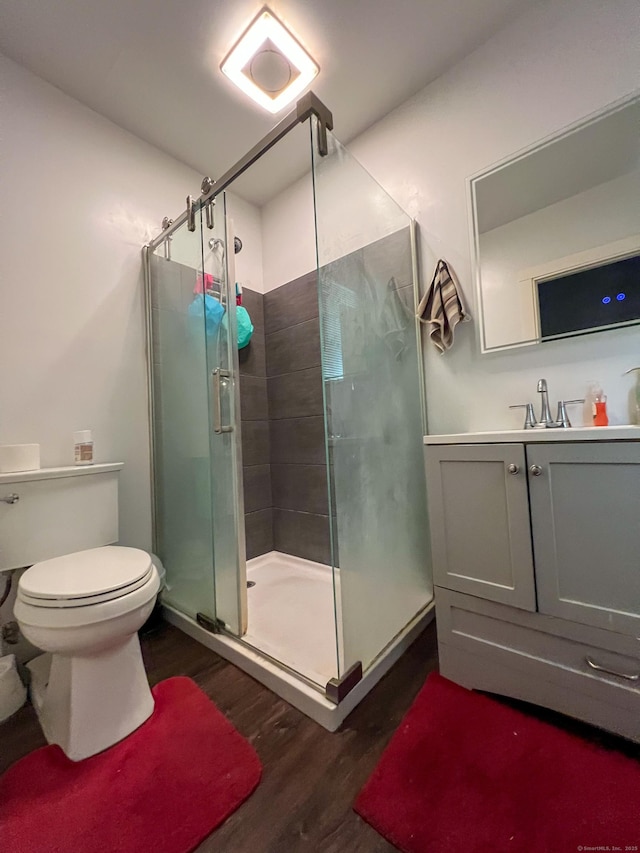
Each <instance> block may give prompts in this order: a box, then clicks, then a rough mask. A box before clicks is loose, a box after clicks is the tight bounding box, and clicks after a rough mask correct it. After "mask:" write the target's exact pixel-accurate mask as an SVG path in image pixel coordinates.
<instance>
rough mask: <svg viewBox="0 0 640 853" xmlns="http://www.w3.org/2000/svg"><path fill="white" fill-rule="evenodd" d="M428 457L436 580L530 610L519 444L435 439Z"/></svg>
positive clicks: (523, 470) (530, 569)
mask: <svg viewBox="0 0 640 853" xmlns="http://www.w3.org/2000/svg"><path fill="white" fill-rule="evenodd" d="M426 460H427V483H428V488H429V518H430V521H431V549H432V555H433V572H434V581H435V583H436V585H437V586H442V587H446V588H447V589H455V590H458V591H459V592H466V593H468V594H469V595H478V596H480V597H482V598H488V599H490V600H491V601H498V602H501V603H502V604H511V605H512V606H513V607H520V608H523V609H524V610H535V609H536V593H535V584H534V575H533V559H532V553H531V528H530V522H529V496H528V494H527V463H526V458H525V449H524V445H522V444H474V445H467V444H460V445H437V446H433V447H429V448H428V450H427V456H426Z"/></svg>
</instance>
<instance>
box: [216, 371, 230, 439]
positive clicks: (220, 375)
mask: <svg viewBox="0 0 640 853" xmlns="http://www.w3.org/2000/svg"><path fill="white" fill-rule="evenodd" d="M211 375H212V377H213V431H214V432H215V434H216V435H220V434H221V433H223V432H233V427H232V426H231V425H230V424H225V425H223V423H222V397H221V394H222V382H221V380H222V379H229V378H230V376H231V374H230V373H229V371H228V370H223V369H222V368H221V367H216V369H215V370H214V371H212V373H211Z"/></svg>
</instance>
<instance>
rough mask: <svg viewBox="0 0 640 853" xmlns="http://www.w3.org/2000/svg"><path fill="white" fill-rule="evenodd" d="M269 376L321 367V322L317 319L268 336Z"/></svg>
mask: <svg viewBox="0 0 640 853" xmlns="http://www.w3.org/2000/svg"><path fill="white" fill-rule="evenodd" d="M266 350H267V376H280V375H281V374H283V373H292V372H293V371H295V370H305V369H306V368H309V367H319V366H320V321H319V319H318V318H317V317H315V318H313V319H312V320H305V322H304V323H298V325H296V326H289V327H288V328H287V329H280V331H278V332H273V333H272V334H270V335H267V336H266Z"/></svg>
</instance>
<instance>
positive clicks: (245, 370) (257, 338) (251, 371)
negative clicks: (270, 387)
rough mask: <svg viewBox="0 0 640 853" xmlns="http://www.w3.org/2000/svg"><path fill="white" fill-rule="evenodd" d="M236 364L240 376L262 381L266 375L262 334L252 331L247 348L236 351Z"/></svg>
mask: <svg viewBox="0 0 640 853" xmlns="http://www.w3.org/2000/svg"><path fill="white" fill-rule="evenodd" d="M238 364H239V366H240V375H241V376H259V377H261V378H262V379H264V377H265V376H266V375H267V366H266V359H265V347H264V332H260V331H258V330H257V329H254V332H253V335H252V336H251V340H250V341H249V343H248V344H247V346H246V347H242V349H241V350H238Z"/></svg>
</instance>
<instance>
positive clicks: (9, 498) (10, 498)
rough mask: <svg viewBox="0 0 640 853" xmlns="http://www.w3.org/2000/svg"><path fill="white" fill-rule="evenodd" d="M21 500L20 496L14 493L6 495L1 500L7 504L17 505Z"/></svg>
mask: <svg viewBox="0 0 640 853" xmlns="http://www.w3.org/2000/svg"><path fill="white" fill-rule="evenodd" d="M19 500H20V495H16V494H15V492H12V493H11V494H10V495H6V497H4V498H0V502H2V503H6V504H16V503H18V501H19Z"/></svg>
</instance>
